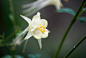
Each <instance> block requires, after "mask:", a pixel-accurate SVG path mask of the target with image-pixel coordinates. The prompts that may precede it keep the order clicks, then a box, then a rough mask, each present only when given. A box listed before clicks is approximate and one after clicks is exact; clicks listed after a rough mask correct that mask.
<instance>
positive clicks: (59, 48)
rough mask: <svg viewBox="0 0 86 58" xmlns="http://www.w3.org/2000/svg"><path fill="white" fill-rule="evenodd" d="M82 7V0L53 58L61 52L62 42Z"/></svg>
mask: <svg viewBox="0 0 86 58" xmlns="http://www.w3.org/2000/svg"><path fill="white" fill-rule="evenodd" d="M84 6H85V0H84V1H83V2H82V4H81V5H80V7H79V9H78V11H77V13H76V14H75V16H74V18H73V19H72V21H71V23H70V25H69V27H68V28H67V30H66V32H65V34H64V36H63V38H62V40H61V42H60V45H59V47H58V49H57V52H56V54H55V55H54V57H53V58H57V57H58V54H59V52H60V50H61V47H62V45H63V42H64V41H65V38H66V36H67V34H68V32H69V30H70V29H71V27H72V25H73V24H74V22H75V21H76V18H77V17H78V16H79V15H80V13H81V11H82V9H83V7H84Z"/></svg>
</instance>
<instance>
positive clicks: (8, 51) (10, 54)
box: [4, 42, 14, 58]
mask: <svg viewBox="0 0 86 58" xmlns="http://www.w3.org/2000/svg"><path fill="white" fill-rule="evenodd" d="M4 45H5V47H6V48H7V50H8V52H9V54H10V55H11V57H12V58H14V56H13V54H12V52H11V51H10V49H9V47H8V46H7V45H6V43H5V42H4Z"/></svg>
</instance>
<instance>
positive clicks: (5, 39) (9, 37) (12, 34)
mask: <svg viewBox="0 0 86 58" xmlns="http://www.w3.org/2000/svg"><path fill="white" fill-rule="evenodd" d="M16 32H17V30H16V31H15V32H13V33H12V34H10V35H9V36H8V37H7V38H6V39H5V40H4V42H6V41H7V40H8V39H9V38H10V37H11V36H13V35H14V34H15V33H16Z"/></svg>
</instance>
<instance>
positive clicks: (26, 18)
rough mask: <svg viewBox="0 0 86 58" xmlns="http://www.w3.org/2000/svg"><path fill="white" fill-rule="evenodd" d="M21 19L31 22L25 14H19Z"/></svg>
mask: <svg viewBox="0 0 86 58" xmlns="http://www.w3.org/2000/svg"><path fill="white" fill-rule="evenodd" d="M20 16H21V17H22V18H23V19H25V20H26V21H27V22H28V23H30V22H31V19H29V18H27V17H25V16H23V15H20Z"/></svg>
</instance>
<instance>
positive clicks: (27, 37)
mask: <svg viewBox="0 0 86 58" xmlns="http://www.w3.org/2000/svg"><path fill="white" fill-rule="evenodd" d="M31 36H32V34H31V32H30V31H29V32H28V34H27V35H26V37H25V40H26V39H29V38H30V37H31Z"/></svg>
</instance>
